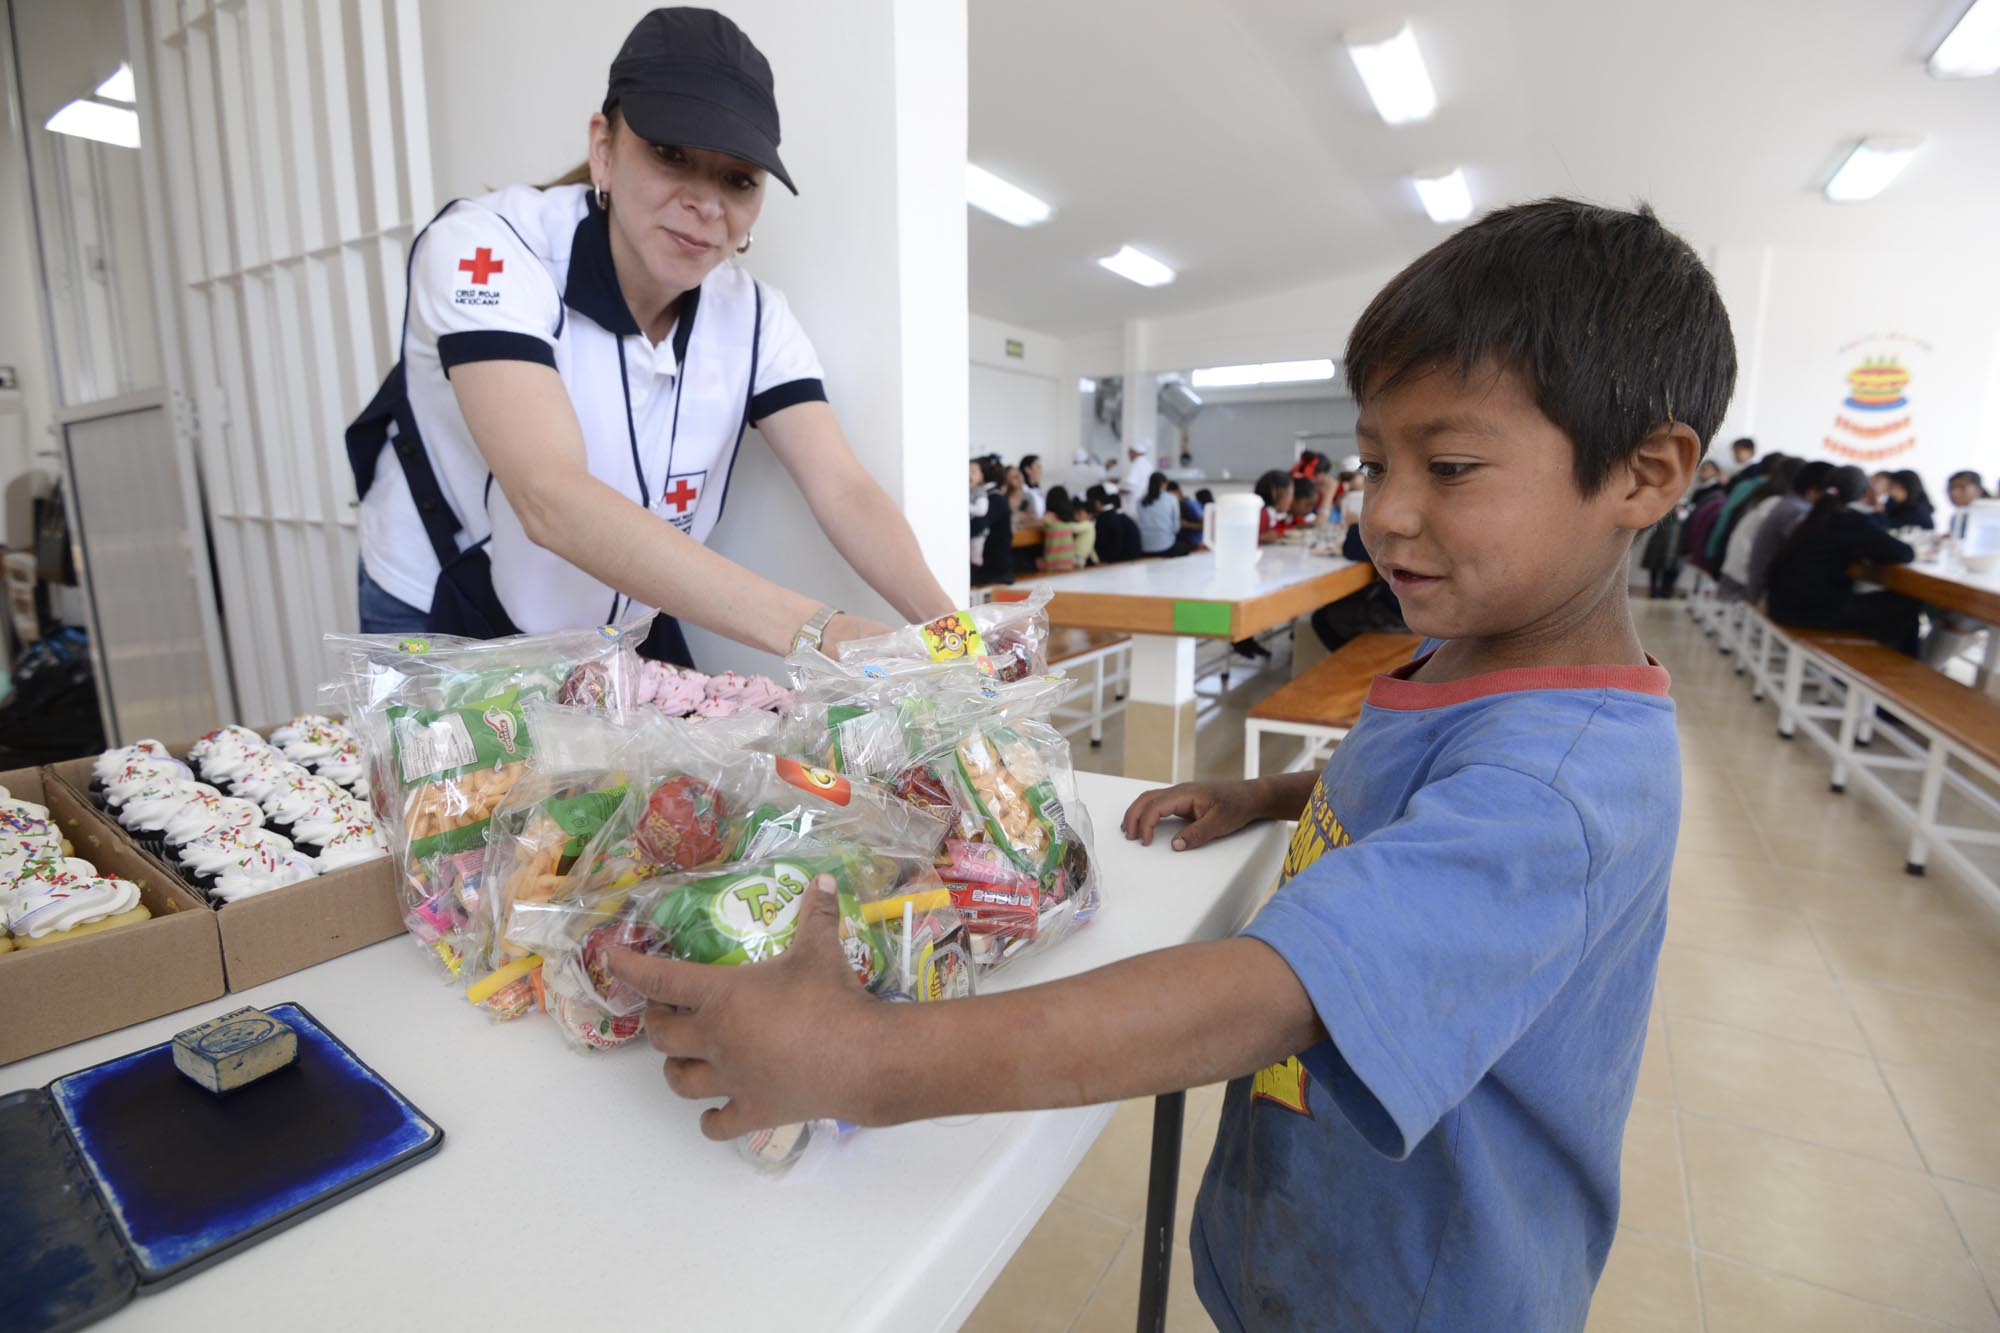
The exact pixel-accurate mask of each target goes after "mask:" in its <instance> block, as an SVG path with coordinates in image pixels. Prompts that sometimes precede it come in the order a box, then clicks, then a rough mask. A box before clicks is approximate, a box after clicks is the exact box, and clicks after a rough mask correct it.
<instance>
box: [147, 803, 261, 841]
mask: <svg viewBox="0 0 2000 1333" xmlns="http://www.w3.org/2000/svg"><path fill="white" fill-rule="evenodd" d="M263 822H264V812H263V811H262V810H260V809H258V808H257V803H256V802H255V801H245V800H241V799H239V798H237V797H234V796H215V797H206V796H203V797H197V798H196V799H194V800H192V801H189V802H188V803H187V804H186V805H184V806H182V807H181V808H180V809H179V810H177V811H176V812H175V813H174V816H173V818H171V819H169V820H168V821H167V824H166V834H167V843H168V845H169V846H174V847H178V846H180V845H181V844H182V843H184V842H193V841H195V840H196V839H197V838H203V837H206V836H208V835H209V834H211V833H219V832H221V831H222V830H224V829H242V828H256V827H257V826H258V825H260V824H262V823H263Z"/></svg>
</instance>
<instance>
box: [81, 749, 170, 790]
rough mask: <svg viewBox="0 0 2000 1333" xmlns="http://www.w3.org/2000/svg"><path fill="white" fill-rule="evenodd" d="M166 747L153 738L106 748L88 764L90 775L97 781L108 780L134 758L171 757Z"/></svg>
mask: <svg viewBox="0 0 2000 1333" xmlns="http://www.w3.org/2000/svg"><path fill="white" fill-rule="evenodd" d="M171 758H173V755H172V754H170V753H168V751H167V747H166V746H164V745H162V744H160V743H159V742H158V741H155V740H144V741H134V742H132V743H131V744H130V745H122V746H119V747H118V748H117V749H115V750H106V751H105V752H104V753H103V754H101V755H99V756H97V758H96V759H95V760H94V761H92V763H91V765H90V775H91V776H92V777H94V778H96V779H97V780H98V781H99V782H108V781H109V780H110V778H111V775H112V774H113V773H116V772H117V771H118V770H119V769H120V768H122V767H124V766H125V765H126V764H128V763H130V762H131V761H132V760H134V759H171Z"/></svg>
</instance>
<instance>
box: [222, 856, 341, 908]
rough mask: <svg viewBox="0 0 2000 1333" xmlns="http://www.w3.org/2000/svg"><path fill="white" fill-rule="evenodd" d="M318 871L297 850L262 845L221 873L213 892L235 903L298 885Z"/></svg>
mask: <svg viewBox="0 0 2000 1333" xmlns="http://www.w3.org/2000/svg"><path fill="white" fill-rule="evenodd" d="M318 873H319V871H318V870H317V869H315V868H314V866H313V863H312V862H311V861H309V860H307V859H306V858H305V857H303V856H301V855H299V854H298V853H297V852H280V851H274V850H272V849H270V848H258V849H257V850H256V851H254V852H251V853H250V854H248V855H246V856H244V857H242V858H240V859H238V860H237V861H236V862H234V863H233V864H231V865H229V866H227V867H225V868H224V869H223V870H222V871H221V872H220V873H219V874H217V875H216V877H215V883H214V885H213V886H211V887H210V889H209V892H210V893H212V894H213V895H215V896H216V897H217V898H220V899H222V900H223V901H224V902H235V901H236V900H237V899H239V898H250V897H254V896H255V895H257V894H260V893H269V892H270V891H271V890H272V889H282V888H284V887H285V886H286V885H287V884H297V883H298V882H299V881H300V880H307V879H311V878H312V877H313V876H314V875H317V874H318Z"/></svg>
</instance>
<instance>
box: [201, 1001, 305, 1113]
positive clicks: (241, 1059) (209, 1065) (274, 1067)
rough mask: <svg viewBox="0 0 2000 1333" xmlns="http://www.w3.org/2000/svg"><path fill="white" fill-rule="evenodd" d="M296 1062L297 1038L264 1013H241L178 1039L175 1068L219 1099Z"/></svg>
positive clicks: (203, 1026)
mask: <svg viewBox="0 0 2000 1333" xmlns="http://www.w3.org/2000/svg"><path fill="white" fill-rule="evenodd" d="M298 1058H299V1037H298V1034H297V1033H296V1032H293V1031H292V1030H291V1028H290V1027H288V1026H286V1025H285V1024H284V1023H281V1022H279V1021H278V1020H277V1019H275V1018H273V1017H271V1016H270V1015H269V1014H267V1013H265V1012H264V1011H263V1010H262V1009H238V1010H236V1011H235V1012H233V1013H227V1014H224V1015H222V1017H220V1018H211V1019H209V1020H208V1021H207V1022H206V1023H203V1024H201V1025H200V1026H199V1027H191V1028H189V1029H188V1030H187V1031H186V1032H181V1033H176V1034H175V1036H174V1068H176V1069H178V1070H180V1071H181V1073H183V1074H185V1075H187V1076H188V1077H189V1078H191V1079H193V1080H194V1081H195V1082H196V1083H199V1084H201V1086H202V1087H204V1088H207V1089H208V1090H209V1091H210V1092H213V1093H216V1094H218V1095H220V1094H222V1093H225V1092H234V1091H235V1090H236V1089H237V1088H240V1087H242V1086H243V1085H244V1084H246V1083H255V1082H256V1081H257V1080H258V1079H260V1078H263V1077H264V1076H265V1075H266V1074H273V1073H276V1072H277V1071H278V1070H280V1069H283V1068H284V1067H285V1066H286V1065H288V1064H290V1063H292V1061H294V1060H296V1059H298Z"/></svg>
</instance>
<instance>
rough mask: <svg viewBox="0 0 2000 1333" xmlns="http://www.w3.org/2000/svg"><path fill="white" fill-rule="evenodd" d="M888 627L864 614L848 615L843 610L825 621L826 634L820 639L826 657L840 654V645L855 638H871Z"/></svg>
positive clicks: (887, 629)
mask: <svg viewBox="0 0 2000 1333" xmlns="http://www.w3.org/2000/svg"><path fill="white" fill-rule="evenodd" d="M888 632H889V627H888V626H887V625H884V624H880V623H879V622H877V621H873V620H870V619H868V618H867V617H866V616H850V615H848V614H847V613H846V612H845V611H843V612H841V613H840V614H839V615H837V616H835V617H834V618H833V619H832V620H831V621H829V622H827V627H826V636H825V638H823V639H821V640H820V643H821V646H822V647H823V648H824V650H825V652H826V655H827V656H828V657H839V656H840V645H841V644H843V643H851V642H853V641H854V640H855V639H872V638H874V637H875V636H876V635H878V634H887V633H888Z"/></svg>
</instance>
